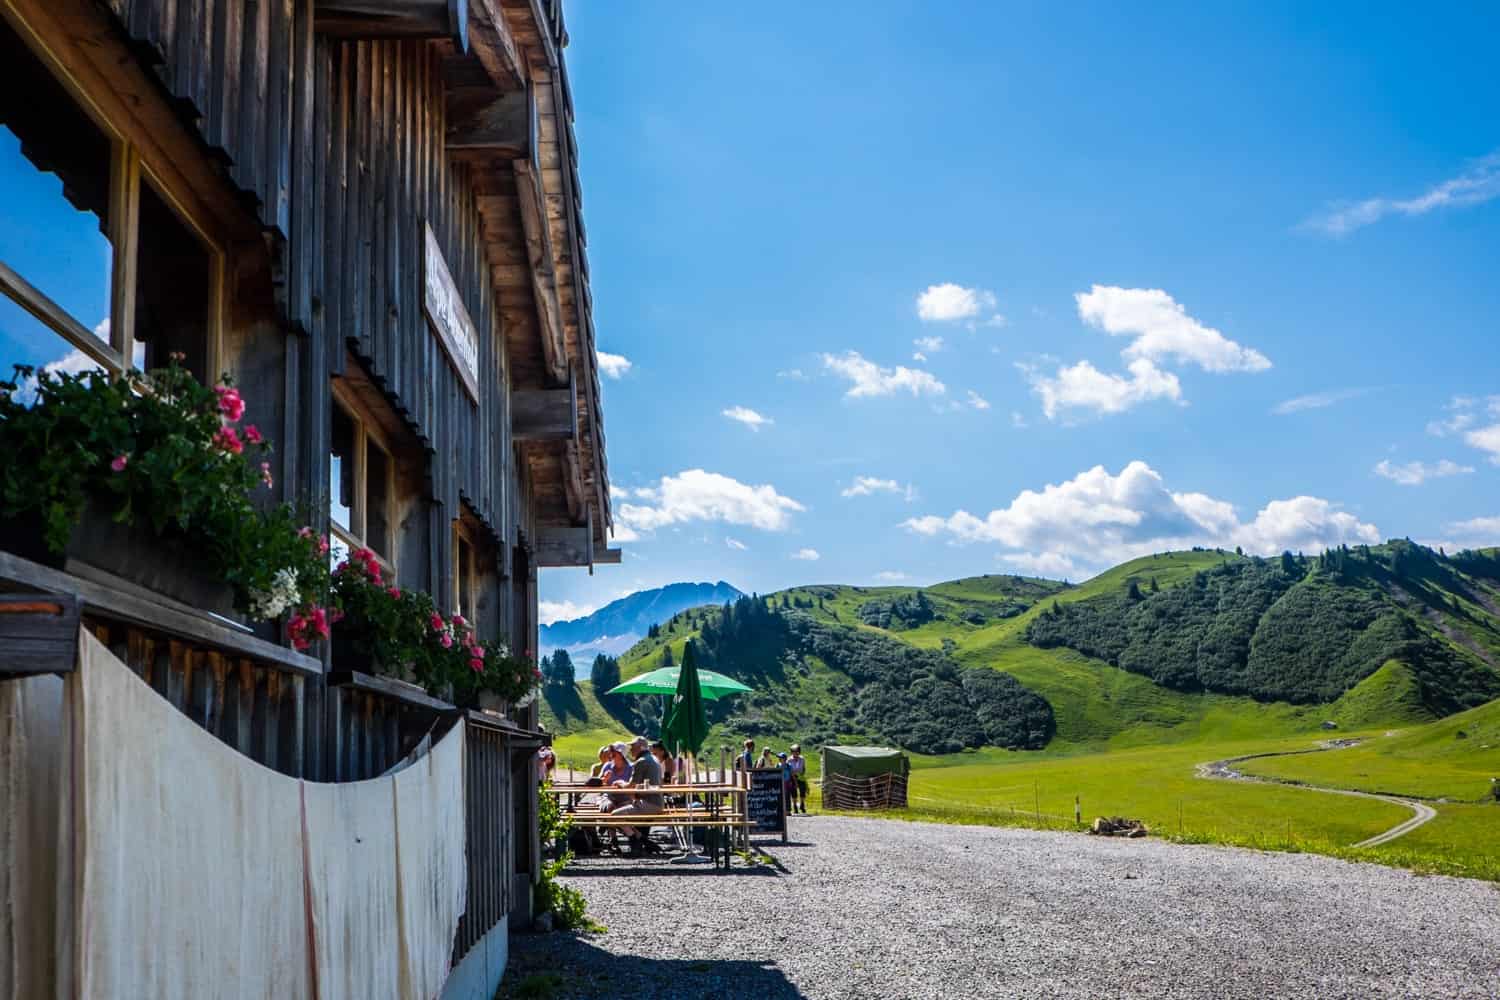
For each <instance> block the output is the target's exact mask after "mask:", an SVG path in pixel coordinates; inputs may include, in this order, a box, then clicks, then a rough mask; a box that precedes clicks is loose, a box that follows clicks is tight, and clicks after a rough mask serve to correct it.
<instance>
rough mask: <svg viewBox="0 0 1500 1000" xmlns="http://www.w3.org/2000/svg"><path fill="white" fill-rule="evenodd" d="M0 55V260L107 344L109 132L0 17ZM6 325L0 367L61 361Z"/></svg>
mask: <svg viewBox="0 0 1500 1000" xmlns="http://www.w3.org/2000/svg"><path fill="white" fill-rule="evenodd" d="M0 60H3V62H4V63H5V65H6V69H7V78H8V79H7V85H6V86H5V87H4V88H0V122H3V123H4V124H0V218H4V220H5V224H4V225H3V226H0V263H3V264H4V265H5V266H6V267H8V268H9V269H10V270H11V271H13V272H15V273H16V274H17V275H18V276H19V277H20V278H21V279H22V280H23V281H25V282H26V283H28V284H30V285H31V286H32V287H33V288H35V289H36V290H37V291H39V292H41V293H42V294H43V295H45V296H46V297H47V298H49V299H51V300H52V301H53V302H54V303H56V304H57V305H58V306H59V307H61V308H62V310H63V311H64V312H66V313H68V315H70V316H71V317H72V318H73V319H74V320H76V321H77V322H78V324H79V325H80V326H82V327H83V328H84V329H86V330H89V331H92V334H93V335H94V336H95V337H97V338H98V339H100V340H102V341H104V342H106V343H108V342H109V312H110V291H111V288H110V284H111V265H112V260H113V251H112V248H111V246H110V242H109V239H108V238H107V237H106V236H105V232H106V227H107V223H108V217H109V171H110V144H109V140H108V139H107V138H106V137H105V135H104V133H103V132H101V131H100V130H99V128H98V126H96V125H95V124H94V123H93V121H92V119H90V118H89V117H88V116H87V115H85V114H84V113H83V112H82V111H81V110H80V109H79V108H78V106H77V105H76V104H74V103H73V100H72V98H70V97H69V96H68V94H67V93H66V92H65V91H64V90H63V89H62V87H61V86H60V85H59V84H58V83H57V81H56V80H55V79H53V77H52V74H51V73H49V72H48V71H47V70H46V68H45V67H43V66H42V65H41V64H40V63H39V62H38V61H37V59H36V57H35V56H33V55H32V54H31V52H30V50H28V49H27V48H26V47H25V46H24V45H23V44H22V43H21V41H20V39H18V38H17V37H16V36H15V34H14V32H12V31H11V30H10V29H9V28H8V27H7V26H6V25H5V24H4V23H3V22H0ZM7 327H8V331H7V332H8V333H11V334H12V339H10V340H8V341H7V342H6V344H5V350H6V353H5V354H4V355H3V356H0V364H3V365H4V366H5V367H6V368H7V369H8V368H9V366H10V365H12V364H33V365H42V364H46V363H48V362H50V361H56V360H59V358H58V356H57V355H56V353H55V351H54V350H53V348H52V345H50V344H47V343H46V342H45V339H42V340H41V341H39V342H35V343H30V342H28V343H24V344H23V343H17V342H16V341H15V339H14V331H15V330H17V329H19V327H18V325H17V324H15V323H13V322H10V321H7Z"/></svg>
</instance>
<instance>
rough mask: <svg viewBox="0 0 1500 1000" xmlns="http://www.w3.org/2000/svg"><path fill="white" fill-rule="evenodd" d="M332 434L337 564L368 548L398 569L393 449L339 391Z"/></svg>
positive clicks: (331, 506)
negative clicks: (352, 552)
mask: <svg viewBox="0 0 1500 1000" xmlns="http://www.w3.org/2000/svg"><path fill="white" fill-rule="evenodd" d="M330 430H331V433H330V435H329V452H330V455H329V484H328V517H329V521H330V523H331V530H332V533H333V538H332V539H331V541H330V543H329V546H330V548H331V550H332V554H333V557H334V561H335V563H337V562H341V561H342V560H343V559H344V558H346V557H347V555H348V550H349V549H353V548H360V547H364V548H367V549H369V550H370V551H372V552H374V553H375V555H376V556H378V557H379V558H380V561H381V562H382V563H383V564H385V566H386V567H387V568H389V569H394V568H395V565H396V544H395V542H396V539H395V523H394V522H395V518H394V511H395V500H396V465H395V463H394V462H393V461H392V460H391V450H390V446H389V445H388V444H387V443H386V440H385V438H384V436H383V434H382V432H381V430H380V428H379V427H378V426H377V425H376V423H375V421H374V420H373V419H372V415H371V414H370V413H369V412H368V411H367V410H365V409H364V407H363V406H362V405H361V403H360V401H359V400H358V398H357V397H356V395H355V394H354V393H353V392H350V391H346V390H344V389H343V388H342V387H336V388H335V390H334V402H333V416H332V427H331V429H330Z"/></svg>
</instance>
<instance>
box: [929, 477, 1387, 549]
mask: <svg viewBox="0 0 1500 1000" xmlns="http://www.w3.org/2000/svg"><path fill="white" fill-rule="evenodd" d="M902 526H903V527H905V528H906V529H907V530H908V531H911V532H913V533H915V534H918V535H923V536H927V537H934V538H935V537H946V538H949V539H950V540H952V541H954V542H955V543H975V542H978V543H989V544H994V545H997V546H999V547H1000V548H1001V549H1003V550H1004V551H1003V552H1002V554H1001V558H1002V559H1004V560H1007V561H1009V562H1012V563H1014V564H1016V565H1018V566H1023V567H1026V568H1029V569H1032V570H1034V571H1038V572H1039V571H1040V568H1041V567H1043V566H1047V567H1050V568H1052V569H1057V568H1062V567H1064V566H1067V567H1073V568H1076V567H1090V568H1094V569H1103V568H1105V567H1107V566H1110V565H1113V564H1115V563H1118V562H1123V561H1125V560H1127V559H1132V558H1135V557H1137V556H1141V555H1146V554H1149V553H1151V552H1158V551H1163V550H1166V549H1180V548H1190V547H1192V546H1194V545H1202V546H1207V547H1213V546H1224V547H1227V548H1233V547H1235V546H1237V545H1238V546H1243V547H1244V548H1245V549H1246V550H1247V551H1249V552H1252V553H1256V554H1260V555H1274V554H1276V553H1279V552H1281V551H1283V550H1286V549H1291V550H1293V551H1299V550H1300V551H1312V552H1315V551H1318V550H1320V549H1322V548H1324V547H1326V546H1329V545H1337V544H1341V543H1347V542H1353V543H1372V542H1378V541H1379V540H1380V535H1379V532H1378V531H1377V530H1376V528H1375V526H1374V525H1372V524H1366V523H1364V522H1361V521H1360V520H1359V519H1358V518H1357V517H1355V516H1354V515H1353V514H1350V513H1348V512H1346V511H1342V510H1340V509H1339V508H1338V507H1337V505H1335V504H1333V503H1330V502H1329V501H1327V500H1324V499H1321V498H1319V497H1307V496H1300V497H1293V498H1290V499H1286V500H1273V501H1271V502H1270V503H1268V504H1266V505H1265V506H1264V507H1263V508H1262V509H1261V510H1260V511H1258V512H1257V513H1256V515H1255V517H1254V518H1253V519H1252V520H1250V521H1241V520H1240V518H1239V516H1238V515H1237V514H1236V512H1235V509H1234V506H1233V505H1232V504H1230V503H1228V502H1226V501H1223V500H1218V499H1215V498H1213V497H1210V496H1206V495H1204V494H1202V493H1176V492H1173V491H1171V490H1169V489H1168V488H1167V486H1166V484H1165V483H1164V482H1163V480H1162V477H1161V475H1160V474H1159V473H1157V472H1156V470H1154V469H1152V468H1151V467H1150V466H1149V465H1147V464H1146V463H1144V462H1140V461H1135V462H1131V463H1130V464H1129V465H1127V466H1125V468H1123V469H1122V470H1120V472H1119V474H1118V475H1112V474H1110V473H1109V472H1108V471H1107V470H1105V469H1104V467H1103V466H1095V467H1094V468H1092V469H1090V470H1088V471H1086V472H1082V473H1079V474H1078V475H1077V476H1075V477H1074V478H1072V479H1070V480H1068V481H1067V482H1063V483H1058V484H1054V485H1048V486H1046V487H1045V488H1043V489H1042V490H1041V491H1040V492H1037V491H1034V490H1024V491H1022V492H1021V493H1020V494H1019V495H1017V496H1016V497H1015V499H1014V500H1012V501H1011V503H1010V505H1009V506H1007V507H1002V508H997V509H995V510H992V511H990V512H989V513H988V514H987V515H985V516H984V517H977V516H975V515H973V514H970V513H969V512H968V511H965V510H959V511H955V512H954V513H953V514H951V515H949V516H948V517H940V516H937V515H931V514H929V515H926V516H923V517H914V518H910V519H908V520H907V521H905V522H903V525H902Z"/></svg>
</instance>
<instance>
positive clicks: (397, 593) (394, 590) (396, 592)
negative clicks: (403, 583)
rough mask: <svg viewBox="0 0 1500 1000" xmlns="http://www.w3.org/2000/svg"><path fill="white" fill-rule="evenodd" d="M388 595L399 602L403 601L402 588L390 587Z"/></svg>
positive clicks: (387, 590) (387, 589) (387, 591)
mask: <svg viewBox="0 0 1500 1000" xmlns="http://www.w3.org/2000/svg"><path fill="white" fill-rule="evenodd" d="M386 593H387V594H390V595H391V596H392V597H394V598H395V599H396V600H398V601H399V600H401V588H400V587H388V588H386Z"/></svg>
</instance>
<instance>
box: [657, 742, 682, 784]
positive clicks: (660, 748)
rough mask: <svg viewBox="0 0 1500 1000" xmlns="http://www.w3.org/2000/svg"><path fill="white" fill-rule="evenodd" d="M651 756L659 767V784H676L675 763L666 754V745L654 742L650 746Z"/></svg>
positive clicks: (669, 755)
mask: <svg viewBox="0 0 1500 1000" xmlns="http://www.w3.org/2000/svg"><path fill="white" fill-rule="evenodd" d="M651 756H653V757H655V758H656V762H657V763H658V764H660V765H661V783H662V784H663V785H670V784H673V783H674V782H676V780H677V762H676V761H675V760H673V759H672V755H671V754H669V753H667V745H666V744H665V743H663V742H662V741H661V740H656V741H654V742H653V743H652V744H651Z"/></svg>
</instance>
